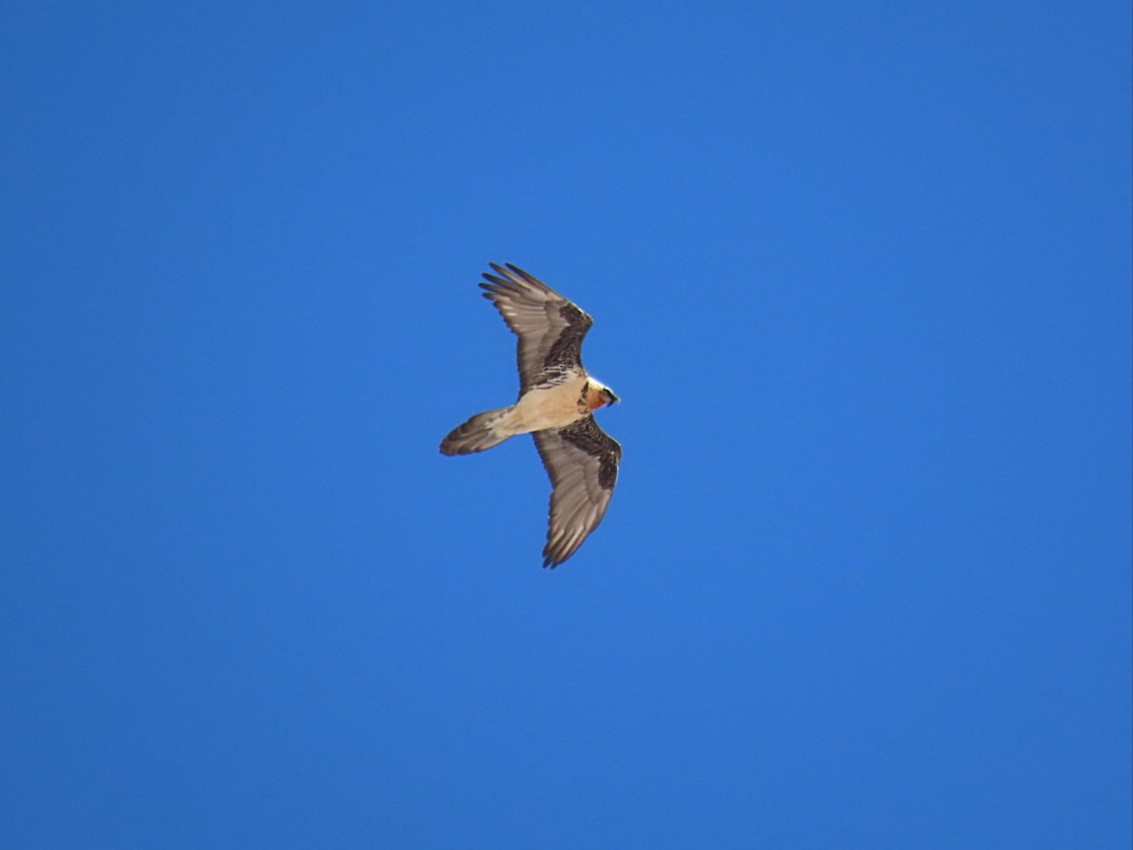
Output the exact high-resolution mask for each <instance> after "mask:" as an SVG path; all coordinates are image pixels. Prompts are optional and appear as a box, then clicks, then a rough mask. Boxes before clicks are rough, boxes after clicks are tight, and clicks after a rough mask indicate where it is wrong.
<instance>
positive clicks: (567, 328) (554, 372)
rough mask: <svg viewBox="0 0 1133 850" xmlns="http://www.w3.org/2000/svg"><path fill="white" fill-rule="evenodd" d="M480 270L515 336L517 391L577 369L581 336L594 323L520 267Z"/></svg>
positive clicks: (483, 284)
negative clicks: (517, 375) (516, 347)
mask: <svg viewBox="0 0 1133 850" xmlns="http://www.w3.org/2000/svg"><path fill="white" fill-rule="evenodd" d="M488 265H490V266H491V267H492V269H493V270H494V271H495V272H496V274H489V273H487V272H484V278H485V279H486V280H487V281H488V282H487V283H481V284H480V286H481V287H483V288H484V289H485V290H487V291H486V292H485V293H484V297H485V298H488V299H490V300H491V302H492V303H493V304H495V305H496V309H497V310H499V311H500V315H502V316H503V317H504V321H505V322H507V325H508V327H509V328H511V329H512V331H514V332H515V335H516V336H518V337H519V351H518V359H519V393H520V395H522V394H523V393H525V392H526V391H527V390H528V389H530V388H531V387H533V386H536V385H537V384H540V383H543V382H545V381H548V380H552V379H554V378H557V377H559V376H561V375H563V374H564V373H566V372H569V371H573V370H578V369H581V368H582V356H581V351H582V339H583V337H585V336H586V332H587V331H588V330H590V326H591V325H592V324H593V323H594V320H593V319H591V318H590V317H589V316H588V315H586V313H584V312H582V310H580V309H578V307H577V306H575V305H574V304H572V303H571V302H570V301H568V300H567V299H565V298H563V297H562V296H561V295H559V293H557V292H555V290H553V289H551V287H549V286H547V284H545V283H543V282H542V281H541V280H539V279H538V278H534V277H532V276H531V275H529V274H528V273H527V272H525V271H523V269H521V268H519V267H517V266H513V265H512V264H511V263H508V264H507V266H506V267H504V266H498V265H496V264H495V263H489V264H488Z"/></svg>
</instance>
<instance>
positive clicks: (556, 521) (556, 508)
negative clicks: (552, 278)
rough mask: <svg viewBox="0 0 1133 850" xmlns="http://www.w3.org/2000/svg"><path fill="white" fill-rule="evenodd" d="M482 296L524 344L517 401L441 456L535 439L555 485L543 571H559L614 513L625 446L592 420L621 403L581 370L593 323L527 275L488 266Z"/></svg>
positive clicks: (462, 434)
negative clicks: (609, 511)
mask: <svg viewBox="0 0 1133 850" xmlns="http://www.w3.org/2000/svg"><path fill="white" fill-rule="evenodd" d="M489 265H490V266H491V267H492V270H493V271H494V272H495V274H489V273H488V272H485V273H484V279H485V281H486V282H485V283H481V284H480V286H481V288H483V289H484V290H485V291H484V293H483V294H484V297H485V298H487V299H488V300H490V301H491V302H492V303H493V304H495V305H496V309H497V310H499V311H500V315H502V316H503V317H504V321H505V322H507V326H508V327H509V328H511V329H512V331H513V332H514V333H515V335H516V336H518V337H519V350H518V353H517V357H518V360H519V400H518V401H516V403H515V404H513V405H511V406H510V407H501V408H499V409H497V410H488V411H485V412H484V413H477V414H476V415H475V416H473V417H472V418H471V419H469V420H468V421H467V422H465V423H464V424H463V425H460V426H459V427H457V428H455V429H453V431H452V432H451V433H450V434H449V435H448V436H447V437H445V438H444V440H442V441H441V454H445V455H463V454H471V453H473V452H482V451H484V450H485V449H490V448H492V447H493V446H497V445H499V444H500V443H502V442H503V441H504V440H506V439H508V438H509V437H514V436H515V435H516V434H531V435H532V436H533V437H534V439H535V448H536V449H538V451H539V456H540V457H541V458H542V459H543V466H544V467H545V468H546V470H547V475H548V476H549V477H550V479H551V508H550V516H549V518H548V527H547V545H546V546H544V547H543V566H544V567H556V566H558V565H559V564H561V563H562V562H563V561H565V560H566V559H567V558H569V557H570V556H571V555H573V554H574V552H575V550H576V549H578V547H579V546H581V545H582V542H583V541H584V540H585V539H586V538H587V536H588V535H589V534H590V532H592V531H593V530H594V529H595V528H597V527H598V523H600V522H601V521H602V517H604V516H605V515H606V509H607V508H608V507H609V506H610V497H611V496H612V495H613V493H614V483H615V482H616V481H617V479H618V462H619V461H620V460H621V457H622V447H621V446H620V445H619V444H618V442H617V440H615V439H614V438H613V437H611V436H610V435H609V434H607V433H606V432H605V431H603V430H602V429H601V428H600V427H599V426H598V423H597V422H595V421H594V411H595V410H597V409H598V408H600V407H605V406H606V405H609V404H614V403H615V402H617V401H620V399H619V398H618V397H617V396H616V395H614V391H613V390H611V389H610V388H609V387H607V386H606V385H605V384H602V383H600V382H599V381H596V380H595V379H594V378H592V377H590V376H589V375H588V374H587V373H586V369H584V368H583V366H582V340H583V338H584V337H585V336H586V332H587V331H588V330H590V326H591V325H592V324H593V323H594V320H593V319H592V318H590V316H588V315H587V314H586V313H584V312H583V311H582V310H580V309H579V308H578V307H577V306H576V305H574V304H572V303H571V302H570V301H568V300H567V299H566V298H563V297H562V296H561V295H559V294H558V293H557V292H555V291H554V290H553V289H551V287H549V286H547V285H546V284H545V283H543V282H542V281H541V280H538V279H537V278H535V277H532V276H531V275H529V274H528V273H527V272H525V271H523V269H521V268H519V267H517V266H513V265H512V264H511V263H508V264H506V266H498V265H496V264H495V263H489Z"/></svg>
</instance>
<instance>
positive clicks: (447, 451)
mask: <svg viewBox="0 0 1133 850" xmlns="http://www.w3.org/2000/svg"><path fill="white" fill-rule="evenodd" d="M509 413H511V408H510V407H501V408H499V409H498V410H486V411H484V412H483V413H477V414H476V415H475V416H473V417H472V418H471V419H469V420H468V421H467V422H465V423H464V424H463V425H461V426H459V427H457V428H454V429H453V430H452V432H451V433H450V434H449V435H448V436H447V437H445V438H444V439H443V440H442V441H441V454H444V455H467V454H472V453H473V452H482V451H484V450H485V449H490V448H492V446H498V445H499V444H500V443H502V442H503V441H504V440H506V439H507V438H508V437H510V436H512V435H511V434H509V433H506V432H505V433H500V432H498V431H497V430H496V429H495V427H494V426H496V425H498V424H499V423H500V421H501V420H502V419H503V418H504V417H505V416H507V415H508V414H509Z"/></svg>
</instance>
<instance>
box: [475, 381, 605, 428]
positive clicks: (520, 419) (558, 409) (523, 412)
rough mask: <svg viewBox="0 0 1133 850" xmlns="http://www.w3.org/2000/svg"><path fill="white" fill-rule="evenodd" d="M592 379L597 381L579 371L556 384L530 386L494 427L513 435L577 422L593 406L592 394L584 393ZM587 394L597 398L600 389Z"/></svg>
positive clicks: (592, 382)
mask: <svg viewBox="0 0 1133 850" xmlns="http://www.w3.org/2000/svg"><path fill="white" fill-rule="evenodd" d="M588 383H590V384H591V385H593V384H594V383H595V382H594V381H592V380H591V379H590V378H587V377H586V376H585V375H579V376H578V377H576V378H571V379H570V380H568V381H565V382H563V383H561V384H558V385H557V386H554V387H547V388H537V389H532V390H529V391H528V392H526V393H524V395H523V397H522V398H521V399H520V400H519V401H517V402H516V403H515V404H514V405H513V406H512V407H511V409H510V410H509V411H508V413H507V415H506V416H504V417H503V418H502V419H501V420H500V421H499V422H498V423H497V424H496V425H495V426H494V430H495V431H496V433H497V434H501V435H502V434H505V433H506V434H508V435H509V436H510V435H514V434H527V433H530V432H531V431H544V430H546V429H548V428H562V427H564V426H566V425H569V424H571V423H572V422H576V421H577V420H579V419H581V418H582V417H583V416H586V415H587V414H588V413H589V412H590V410H591V409H592V408H591V406H590V404H591V403H592V402H590V398H584V395H583V390H584V389H585V388H586V385H587V384H588ZM586 395H587V396H589V397H594V398H595V400H596V396H597V394H596V393H587V394H586Z"/></svg>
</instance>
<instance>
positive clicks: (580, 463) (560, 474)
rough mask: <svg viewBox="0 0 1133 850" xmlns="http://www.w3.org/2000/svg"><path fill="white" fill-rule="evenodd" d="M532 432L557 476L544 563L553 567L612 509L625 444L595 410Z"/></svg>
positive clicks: (549, 470)
mask: <svg viewBox="0 0 1133 850" xmlns="http://www.w3.org/2000/svg"><path fill="white" fill-rule="evenodd" d="M532 436H533V437H534V438H535V447H536V448H537V449H538V450H539V456H540V457H541V458H542V459H543V466H544V467H546V469H547V475H548V476H549V477H550V479H551V486H552V490H551V506H550V513H549V516H548V519H547V545H546V546H544V547H543V566H544V567H552V568H553V567H557V566H558V565H559V564H561V563H562V562H563V561H565V560H566V559H567V558H569V557H570V556H571V555H573V554H574V553H575V551H576V550H577V549H578V547H579V546H581V545H582V543H583V541H585V540H586V538H587V537H588V536H589V535H590V533H591V532H592V531H593V530H594V529H595V528H597V527H598V524H599V523H600V522H602V518H603V517H604V516H605V515H606V510H607V509H608V508H609V507H610V498H611V497H612V496H613V494H614V485H615V484H616V483H617V480H618V464H619V462H620V461H621V457H622V447H621V446H620V445H619V444H618V441H617V440H615V439H614V438H613V437H611V436H610V435H609V434H607V433H606V432H605V431H603V430H602V429H601V428H600V427H599V426H598V423H597V422H595V421H594V417H593V416H587V417H585V418H583V419H580V420H578V421H577V422H574V423H573V424H571V425H568V426H566V427H565V428H556V429H554V430H549V431H536V432H535V433H534V434H533V435H532Z"/></svg>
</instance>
